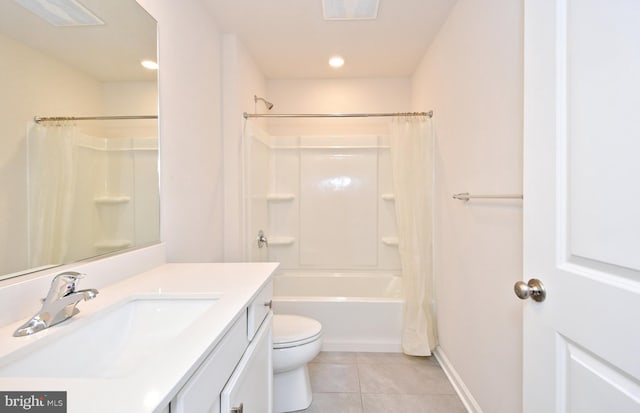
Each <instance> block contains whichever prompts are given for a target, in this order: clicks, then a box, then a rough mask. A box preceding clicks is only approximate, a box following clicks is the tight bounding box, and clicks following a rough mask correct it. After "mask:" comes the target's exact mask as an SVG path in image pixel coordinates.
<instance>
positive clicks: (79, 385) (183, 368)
mask: <svg viewBox="0 0 640 413" xmlns="http://www.w3.org/2000/svg"><path fill="white" fill-rule="evenodd" d="M276 267H277V264H273V263H229V264H211V263H206V264H205V263H203V264H165V265H162V266H160V267H157V268H155V269H153V270H150V271H147V272H144V273H141V274H139V275H136V276H133V277H130V278H127V279H126V280H124V281H121V282H119V283H116V284H113V285H110V286H107V287H103V288H101V289H100V293H99V295H98V296H97V297H96V298H95V299H93V300H91V301H87V302H81V303H80V304H78V308H79V309H80V314H78V315H76V316H75V317H73V318H72V319H70V320H67V321H65V322H63V323H62V324H59V325H56V326H53V327H51V328H49V329H47V330H44V331H42V332H39V333H36V334H34V335H32V336H28V337H19V338H16V337H13V336H12V334H13V332H14V331H15V329H16V328H18V327H19V326H20V325H21V324H22V323H23V322H24V321H26V320H21V321H20V322H16V323H12V324H10V325H7V326H4V327H2V328H0V363H3V359H4V358H5V357H11V354H12V353H13V352H15V351H19V350H20V349H23V348H24V347H25V346H32V345H36V346H37V345H38V342H40V343H46V341H48V337H50V336H51V335H54V334H65V331H71V329H73V328H74V326H73V323H76V322H78V321H81V320H85V319H87V318H88V317H91V316H92V315H94V314H96V313H97V312H100V311H101V310H104V309H106V308H107V307H109V306H111V305H114V304H117V303H118V301H121V300H123V299H125V298H126V297H129V296H134V295H145V296H148V295H152V296H154V297H158V298H161V297H163V296H167V295H176V294H194V293H196V294H221V298H220V299H219V301H217V302H216V304H215V305H213V306H212V308H211V309H209V310H207V311H206V312H205V313H204V314H203V315H202V316H201V318H199V319H198V323H197V324H196V325H193V326H191V327H189V328H188V329H187V330H185V331H184V333H183V334H181V336H180V337H179V338H178V339H176V341H175V342H173V343H172V346H171V351H170V352H169V351H167V349H166V347H165V348H163V347H158V348H150V349H149V350H148V353H147V354H145V357H147V360H146V361H145V362H144V363H142V364H141V366H140V367H139V368H138V369H137V370H136V371H135V372H134V373H132V374H130V375H127V376H124V377H118V378H106V379H105V378H100V379H93V378H82V379H81V378H64V379H61V378H39V377H21V378H16V377H0V390H3V391H11V390H14V391H34V392H44V391H67V405H68V408H67V412H68V413H87V412H92V413H100V412H105V413H106V412H108V413H113V412H120V413H123V412H135V413H143V412H154V411H159V410H161V409H162V408H164V407H165V406H166V405H167V404H168V403H169V402H170V401H171V399H172V398H173V397H174V396H175V395H176V393H177V392H178V391H179V390H180V388H181V387H182V386H183V385H184V384H185V383H186V381H187V380H188V379H189V377H190V376H191V375H192V374H193V373H194V372H195V370H196V368H197V367H198V365H199V364H200V363H201V362H202V361H203V360H204V359H205V357H206V356H207V354H208V353H209V352H210V351H211V350H212V349H213V348H214V347H215V346H216V345H217V344H218V342H219V341H220V339H221V338H222V337H223V336H224V334H225V333H226V331H227V330H228V329H229V327H230V326H231V324H232V322H233V321H234V320H235V319H236V317H237V316H239V315H240V314H241V313H242V312H243V311H244V309H245V307H246V305H247V304H248V303H249V302H250V301H251V300H252V299H253V298H254V297H255V295H256V293H257V292H258V291H259V289H260V288H261V287H262V286H263V285H265V284H266V283H267V282H268V281H269V280H270V277H271V274H272V273H273V271H274V270H275V269H276ZM91 287H92V286H91V285H90V282H89V281H85V282H83V283H82V286H81V288H91ZM42 294H43V295H45V294H46V291H43V292H42ZM83 322H86V321H83ZM45 345H46V344H45ZM82 345H83V343H78V346H79V347H80V346H82ZM73 352H74V349H73V348H70V349H69V352H68V354H60V355H59V356H60V357H73Z"/></svg>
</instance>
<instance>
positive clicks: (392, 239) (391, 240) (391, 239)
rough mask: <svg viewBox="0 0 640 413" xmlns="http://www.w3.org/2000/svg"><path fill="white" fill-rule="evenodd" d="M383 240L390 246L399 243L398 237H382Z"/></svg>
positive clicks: (395, 245)
mask: <svg viewBox="0 0 640 413" xmlns="http://www.w3.org/2000/svg"><path fill="white" fill-rule="evenodd" d="M381 241H382V243H383V244H384V245H388V246H390V247H397V246H398V244H399V241H398V237H382V239H381Z"/></svg>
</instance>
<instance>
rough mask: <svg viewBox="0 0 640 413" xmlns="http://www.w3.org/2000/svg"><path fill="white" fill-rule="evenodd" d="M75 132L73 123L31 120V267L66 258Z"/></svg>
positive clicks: (73, 191) (74, 169)
mask: <svg viewBox="0 0 640 413" xmlns="http://www.w3.org/2000/svg"><path fill="white" fill-rule="evenodd" d="M76 134H77V131H76V128H75V127H74V126H73V125H60V124H56V125H46V126H45V125H37V124H32V125H31V126H30V128H29V131H28V136H27V145H28V154H29V155H28V157H29V159H28V162H29V183H28V186H29V261H30V263H29V264H30V266H31V267H40V266H46V265H58V264H62V263H64V262H65V256H66V254H67V250H68V247H69V228H70V224H71V219H72V212H73V202H74V196H75V185H76V169H77V147H76V144H75V141H76V139H77V138H76Z"/></svg>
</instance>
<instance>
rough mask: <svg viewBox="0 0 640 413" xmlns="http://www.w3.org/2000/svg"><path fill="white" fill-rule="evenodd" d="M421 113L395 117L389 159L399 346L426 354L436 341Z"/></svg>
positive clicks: (425, 125) (427, 128) (427, 132)
mask: <svg viewBox="0 0 640 413" xmlns="http://www.w3.org/2000/svg"><path fill="white" fill-rule="evenodd" d="M431 122H432V121H431V119H429V118H426V117H422V116H408V117H397V118H394V119H393V121H392V123H391V139H390V144H391V162H392V171H393V185H394V192H395V199H396V202H395V210H396V223H397V227H398V239H399V252H400V263H401V266H402V277H403V290H404V299H405V308H404V319H403V329H402V330H403V331H402V350H403V352H404V353H405V354H409V355H413V356H429V355H431V350H432V349H434V348H435V346H436V344H437V341H436V340H437V339H436V331H435V325H434V318H433V279H432V278H433V274H432V260H433V257H432V255H433V254H432V203H433V202H432V187H433V183H432V181H433V155H432V146H433V131H432V125H431Z"/></svg>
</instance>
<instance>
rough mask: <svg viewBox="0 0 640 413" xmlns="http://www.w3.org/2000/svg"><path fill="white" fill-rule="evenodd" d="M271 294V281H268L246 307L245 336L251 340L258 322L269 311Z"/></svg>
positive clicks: (258, 325)
mask: <svg viewBox="0 0 640 413" xmlns="http://www.w3.org/2000/svg"><path fill="white" fill-rule="evenodd" d="M272 296H273V281H269V282H268V283H267V284H266V285H265V286H264V287H262V289H261V290H260V292H259V293H258V295H257V296H256V298H255V299H254V300H253V301H252V302H251V304H249V306H248V307H247V337H248V338H249V341H251V340H253V336H255V335H256V331H258V328H260V324H262V321H263V320H264V318H265V317H266V316H267V314H269V311H271V298H272Z"/></svg>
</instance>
